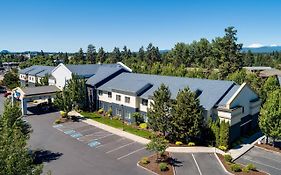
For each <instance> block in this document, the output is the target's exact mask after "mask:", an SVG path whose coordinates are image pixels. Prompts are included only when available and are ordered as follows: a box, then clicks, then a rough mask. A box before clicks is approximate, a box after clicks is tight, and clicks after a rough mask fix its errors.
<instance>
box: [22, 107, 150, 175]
mask: <svg viewBox="0 0 281 175" xmlns="http://www.w3.org/2000/svg"><path fill="white" fill-rule="evenodd" d="M58 116H59V113H58V112H54V113H48V114H41V115H30V116H27V117H26V118H25V119H26V120H27V121H28V122H29V123H30V124H31V126H32V129H33V132H32V134H31V138H30V140H29V142H28V143H29V147H30V148H31V149H32V150H42V151H41V152H42V155H43V158H42V162H43V163H44V172H43V174H46V172H47V171H48V170H51V171H52V175H77V174H81V175H82V174H83V175H92V174H95V175H105V174H114V175H115V174H116V175H124V174H133V175H146V174H150V173H148V172H147V171H145V170H143V169H142V168H140V167H137V165H136V164H137V161H138V160H139V159H140V158H141V157H143V156H146V155H148V154H150V153H149V152H147V151H146V150H145V149H144V146H143V145H141V144H138V143H135V142H132V141H130V140H128V139H125V138H121V137H119V136H116V135H113V134H111V133H109V132H106V131H103V130H101V129H99V128H96V127H94V126H89V125H87V124H85V123H83V122H75V123H65V124H62V126H61V125H54V124H53V122H54V121H55V119H56V118H58ZM80 134H81V135H80Z"/></svg>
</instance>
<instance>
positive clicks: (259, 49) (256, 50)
mask: <svg viewBox="0 0 281 175" xmlns="http://www.w3.org/2000/svg"><path fill="white" fill-rule="evenodd" d="M249 50H250V51H251V52H253V53H270V52H274V51H279V52H281V46H263V47H257V48H251V47H244V48H243V49H242V51H243V52H248V51H249Z"/></svg>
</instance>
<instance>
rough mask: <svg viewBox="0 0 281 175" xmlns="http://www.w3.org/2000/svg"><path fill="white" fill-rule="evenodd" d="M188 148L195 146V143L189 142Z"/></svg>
mask: <svg viewBox="0 0 281 175" xmlns="http://www.w3.org/2000/svg"><path fill="white" fill-rule="evenodd" d="M187 146H195V143H194V142H188V144H187Z"/></svg>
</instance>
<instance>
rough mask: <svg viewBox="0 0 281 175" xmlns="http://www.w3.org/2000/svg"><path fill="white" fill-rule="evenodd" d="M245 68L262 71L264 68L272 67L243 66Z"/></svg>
mask: <svg viewBox="0 0 281 175" xmlns="http://www.w3.org/2000/svg"><path fill="white" fill-rule="evenodd" d="M243 68H244V69H246V70H249V71H262V70H269V69H272V68H271V67H266V66H252V67H243Z"/></svg>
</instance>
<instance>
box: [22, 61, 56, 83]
mask: <svg viewBox="0 0 281 175" xmlns="http://www.w3.org/2000/svg"><path fill="white" fill-rule="evenodd" d="M54 68H55V67H53V66H41V65H34V66H31V67H28V68H25V69H22V70H20V71H19V79H20V83H21V86H23V87H24V86H30V87H34V86H35V84H36V83H40V80H41V78H43V77H45V76H47V75H50V74H51V73H52V70H53V69H54Z"/></svg>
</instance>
